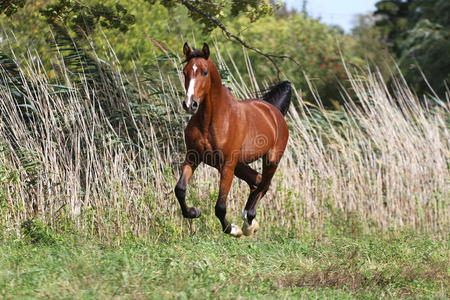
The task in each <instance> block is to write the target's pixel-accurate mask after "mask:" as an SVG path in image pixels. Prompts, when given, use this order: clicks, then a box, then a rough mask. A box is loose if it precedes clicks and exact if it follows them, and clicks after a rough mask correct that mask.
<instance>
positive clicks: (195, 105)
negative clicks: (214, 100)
mask: <svg viewBox="0 0 450 300" xmlns="http://www.w3.org/2000/svg"><path fill="white" fill-rule="evenodd" d="M198 107H199V103H198V101H197V100H194V99H192V100H191V105H190V106H187V104H186V101H183V108H184V110H185V111H187V112H188V113H190V114H195V113H196V112H197V110H198Z"/></svg>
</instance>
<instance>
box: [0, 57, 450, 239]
mask: <svg viewBox="0 0 450 300" xmlns="http://www.w3.org/2000/svg"><path fill="white" fill-rule="evenodd" d="M31 56H32V59H25V60H19V59H17V58H15V61H16V62H19V61H20V63H18V65H17V70H16V71H17V72H16V73H14V72H11V71H8V70H7V68H6V67H5V64H2V65H1V66H2V67H1V68H0V113H1V118H0V145H1V146H0V147H1V148H0V209H1V210H0V211H1V215H0V225H1V226H2V227H3V228H6V231H11V232H14V233H20V225H21V224H23V222H24V221H25V220H27V219H30V218H39V219H41V220H42V221H43V222H45V223H47V224H48V225H49V226H50V227H52V228H54V229H61V230H62V229H67V228H70V229H72V230H76V231H79V232H82V233H85V234H92V235H95V236H99V237H103V238H107V239H115V238H119V240H120V239H122V238H124V237H128V236H148V235H149V236H152V237H155V238H158V237H165V236H166V235H169V234H170V235H174V236H181V235H183V234H186V233H187V232H189V230H188V229H189V228H190V229H191V230H204V231H209V232H212V233H213V234H219V231H220V229H219V228H220V226H219V224H218V221H217V220H216V219H215V217H214V213H213V207H214V205H215V200H216V197H217V190H218V179H219V178H218V174H217V171H216V170H214V169H211V168H210V167H207V166H201V167H199V168H198V169H197V171H196V173H195V176H194V177H193V179H192V181H191V184H190V185H189V186H188V197H187V199H188V202H189V203H190V204H195V205H196V206H198V207H199V208H200V209H201V210H202V211H203V216H202V218H200V219H199V220H194V221H193V222H192V223H191V222H189V221H186V220H183V219H182V217H181V214H180V210H179V207H178V203H177V201H176V198H175V196H174V194H173V192H172V191H173V188H174V185H175V182H176V180H177V177H178V175H179V171H180V163H181V162H182V159H183V154H184V147H183V143H182V134H183V133H182V128H183V127H184V125H185V124H186V122H187V120H188V118H189V116H187V115H186V114H185V113H184V112H183V110H182V108H181V101H182V99H183V93H182V91H183V78H182V73H181V64H180V63H181V60H180V59H179V58H177V57H171V58H170V60H169V62H167V61H166V64H167V63H168V64H169V65H172V67H173V68H174V70H176V75H175V76H170V75H167V74H166V72H165V71H163V70H161V71H160V72H158V73H156V76H157V77H159V78H156V79H158V80H157V81H150V83H149V82H145V81H142V80H141V78H142V77H141V75H139V74H140V73H139V71H136V72H135V73H136V74H137V75H136V74H135V76H128V77H127V76H125V74H122V73H121V72H120V63H119V62H118V61H117V60H116V58H115V57H114V53H113V52H111V56H110V57H109V58H106V59H105V60H106V61H108V63H107V66H108V70H109V71H110V74H114V76H106V75H104V74H103V75H102V74H100V76H103V77H100V78H101V80H102V81H104V82H103V83H102V84H98V85H92V84H90V82H91V81H92V80H91V78H90V77H89V76H87V75H86V74H85V73H83V71H81V72H80V76H79V77H78V78H76V79H74V76H73V74H71V73H70V70H69V67H68V66H66V65H65V64H64V62H65V60H64V57H63V56H64V54H63V53H60V54H59V56H58V59H57V62H54V65H53V66H54V69H53V70H51V71H47V70H45V68H44V66H43V64H42V62H41V61H40V58H39V56H37V55H36V54H33V55H31V54H30V57H31ZM94 57H95V53H94ZM214 59H215V61H216V62H217V65H218V67H219V68H220V69H221V70H222V71H223V72H224V74H227V78H226V79H227V81H226V82H227V85H228V86H229V87H230V88H231V89H232V91H233V92H234V94H235V95H236V96H237V97H238V98H247V97H250V96H251V95H252V94H253V93H254V91H255V90H259V89H260V88H263V86H261V83H260V86H258V82H256V80H255V79H254V77H253V76H252V74H253V71H252V66H251V63H250V61H249V60H248V57H247V61H246V64H247V67H248V74H246V76H244V75H243V74H239V72H237V68H236V66H235V63H234V62H233V61H232V60H231V65H230V66H227V64H226V63H225V60H224V59H223V58H222V56H221V54H220V53H217V52H216V56H215V57H214ZM98 64H99V65H101V64H105V65H106V63H104V62H103V63H102V62H98ZM156 66H157V65H156ZM81 67H83V66H81ZM347 71H348V72H347V74H348V80H349V81H350V82H351V86H352V89H351V90H348V91H344V90H343V93H342V97H343V98H344V99H345V100H346V103H347V104H346V106H345V108H344V109H342V110H341V111H333V112H332V111H325V110H324V109H321V108H320V106H319V107H313V106H311V105H305V104H304V103H305V102H304V101H303V99H301V97H300V96H299V94H298V93H295V94H294V96H293V105H292V106H291V108H290V111H289V113H288V116H287V120H288V124H289V127H290V134H291V135H290V140H289V144H288V147H287V151H286V153H285V156H284V158H283V159H282V162H281V165H280V167H279V169H278V171H277V173H276V175H275V177H274V179H273V182H272V186H271V188H270V191H269V192H268V194H267V195H266V196H265V198H264V199H263V200H262V201H261V203H260V206H259V209H258V214H257V219H258V220H259V221H260V224H261V225H262V228H263V232H262V233H259V234H270V232H271V230H270V229H272V231H275V232H284V233H286V234H289V233H291V232H293V233H298V232H301V231H310V230H315V231H318V232H323V231H324V230H326V228H327V226H328V225H330V224H331V225H334V226H333V227H332V228H338V229H339V228H340V229H342V230H348V229H350V230H353V229H357V230H371V229H372V228H376V229H381V230H387V229H396V228H401V227H405V226H406V227H408V228H414V229H417V230H420V231H433V232H439V231H441V232H448V229H447V228H448V227H449V225H450V224H449V154H450V152H449V137H450V135H449V131H448V126H447V125H448V122H449V107H448V105H447V104H444V102H442V101H440V100H438V99H434V100H432V99H431V100H429V101H428V102H426V103H428V104H430V105H424V104H423V103H424V102H422V103H421V102H419V101H418V98H417V96H416V95H414V93H413V92H412V91H411V90H410V89H409V88H408V87H407V84H406V83H405V82H403V81H401V79H400V80H399V81H396V82H395V84H394V86H393V88H392V91H390V89H389V88H388V87H387V86H386V84H385V83H384V82H383V80H382V79H381V77H380V76H379V74H377V73H373V74H359V75H354V74H353V73H352V71H350V70H347ZM13 73H14V74H13ZM54 73H57V74H59V76H57V78H59V79H58V80H56V79H54V75H53V74H54ZM14 76H16V78H15V79H14V78H13V77H14ZM243 77H247V78H250V81H249V82H250V84H247V83H246V82H247V81H245V80H244V79H243ZM11 78H13V79H11ZM14 80H15V81H14ZM90 80H91V81H90ZM305 80H307V78H305ZM130 86H132V87H133V91H132V92H130ZM317 98H319V95H317ZM355 103H356V104H355ZM433 103H434V104H433ZM446 103H448V102H446ZM431 104H433V105H431ZM111 111H112V112H111ZM156 112H157V113H156ZM114 113H116V115H114ZM254 166H255V167H258V163H255V164H254ZM247 196H248V187H247V186H246V184H244V183H242V182H239V181H238V179H235V181H234V183H233V187H232V190H231V192H230V195H229V200H228V215H229V216H230V218H231V219H233V220H235V221H236V219H238V218H239V215H240V212H241V209H242V207H243V206H244V204H245V202H246V200H247ZM191 226H193V228H194V229H192V227H191Z"/></svg>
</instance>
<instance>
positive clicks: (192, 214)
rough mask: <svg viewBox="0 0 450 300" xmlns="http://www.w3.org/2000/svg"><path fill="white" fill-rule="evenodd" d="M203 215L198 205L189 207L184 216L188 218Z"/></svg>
mask: <svg viewBox="0 0 450 300" xmlns="http://www.w3.org/2000/svg"><path fill="white" fill-rule="evenodd" d="M200 216H201V212H200V210H199V209H198V208H197V207H189V208H188V211H187V213H186V214H183V217H185V218H188V219H195V218H198V217H200Z"/></svg>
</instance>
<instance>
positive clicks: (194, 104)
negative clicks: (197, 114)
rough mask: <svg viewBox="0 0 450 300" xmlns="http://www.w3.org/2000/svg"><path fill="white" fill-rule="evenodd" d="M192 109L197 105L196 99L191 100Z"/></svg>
mask: <svg viewBox="0 0 450 300" xmlns="http://www.w3.org/2000/svg"><path fill="white" fill-rule="evenodd" d="M191 107H192V109H197V107H198V102H197V101H195V100H194V101H192V105H191Z"/></svg>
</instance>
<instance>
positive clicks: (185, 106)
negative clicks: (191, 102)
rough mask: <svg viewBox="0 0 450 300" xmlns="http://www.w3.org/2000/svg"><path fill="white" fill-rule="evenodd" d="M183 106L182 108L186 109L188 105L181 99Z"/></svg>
mask: <svg viewBox="0 0 450 300" xmlns="http://www.w3.org/2000/svg"><path fill="white" fill-rule="evenodd" d="M183 108H184V110H188V107H187V105H186V101H183Z"/></svg>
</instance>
